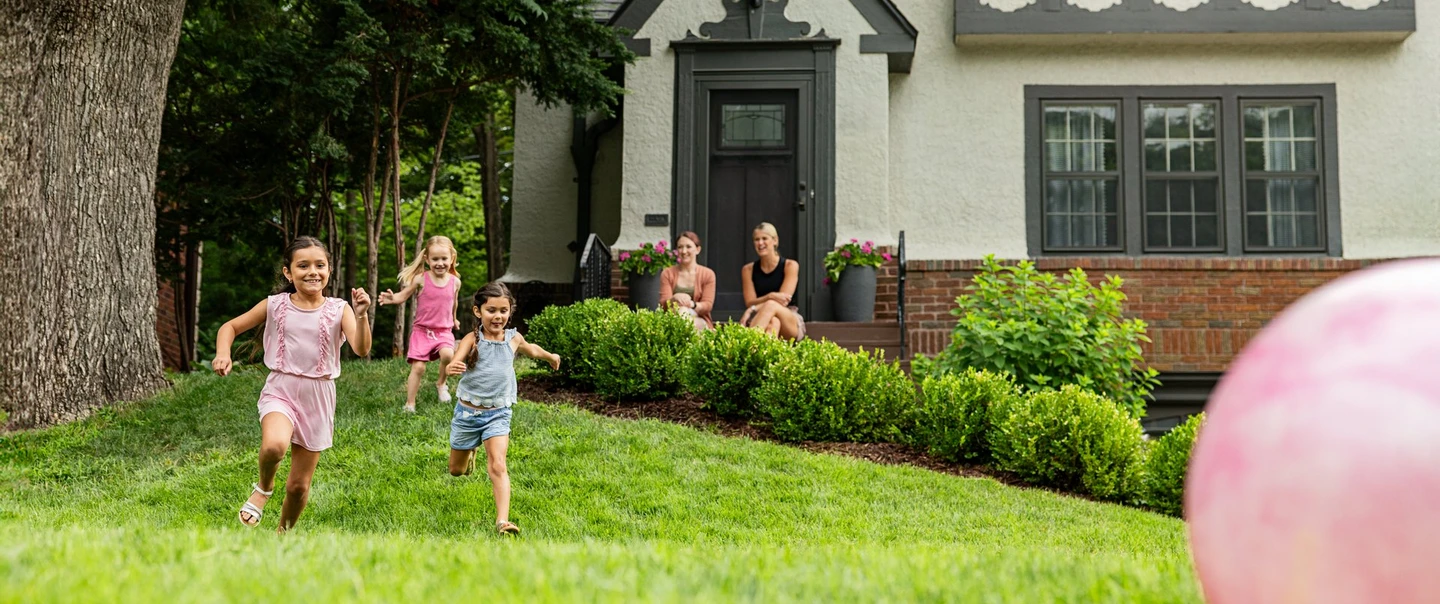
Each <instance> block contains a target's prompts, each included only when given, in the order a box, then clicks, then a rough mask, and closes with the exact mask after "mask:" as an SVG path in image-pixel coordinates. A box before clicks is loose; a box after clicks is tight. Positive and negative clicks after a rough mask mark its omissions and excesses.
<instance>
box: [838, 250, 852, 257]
mask: <svg viewBox="0 0 1440 604" xmlns="http://www.w3.org/2000/svg"><path fill="white" fill-rule="evenodd" d="M840 255H841V256H844V257H846V258H849V257H850V250H844V251H842V252H840Z"/></svg>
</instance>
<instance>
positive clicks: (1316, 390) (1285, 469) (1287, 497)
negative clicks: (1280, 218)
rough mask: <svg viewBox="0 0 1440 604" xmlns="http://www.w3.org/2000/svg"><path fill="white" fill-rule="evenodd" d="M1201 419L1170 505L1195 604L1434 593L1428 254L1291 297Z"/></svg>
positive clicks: (1436, 486) (1435, 418)
mask: <svg viewBox="0 0 1440 604" xmlns="http://www.w3.org/2000/svg"><path fill="white" fill-rule="evenodd" d="M1206 416H1207V419H1206V423H1205V425H1204V427H1203V428H1202V429H1201V431H1200V437H1199V440H1197V441H1196V444H1195V449H1194V453H1193V455H1192V457H1191V462H1190V469H1189V476H1188V478H1187V482H1186V488H1185V515H1186V518H1187V520H1188V521H1189V528H1190V545H1191V548H1192V552H1193V553H1194V558H1195V568H1196V571H1197V572H1198V574H1199V576H1200V581H1201V583H1202V585H1203V586H1204V590H1205V595H1206V599H1207V600H1208V601H1209V602H1211V603H1212V604H1225V603H1247V604H1248V603H1254V602H1261V603H1266V604H1270V603H1283V602H1307V603H1308V602H1385V603H1398V602H1440V260H1407V261H1398V262H1390V263H1386V264H1384V265H1381V266H1377V267H1374V268H1371V269H1367V270H1364V271H1360V272H1357V273H1354V274H1351V275H1347V276H1345V277H1342V278H1340V279H1338V280H1336V281H1335V282H1333V283H1330V284H1328V285H1325V286H1324V287H1321V288H1320V289H1317V290H1315V291H1314V292H1312V293H1310V294H1309V295H1307V296H1305V297H1304V298H1302V299H1301V300H1300V301H1298V302H1296V303H1295V304H1294V305H1292V306H1291V307H1290V308H1288V309H1286V310H1285V311H1284V312H1283V313H1281V314H1280V316H1279V317H1277V318H1276V319H1275V320H1274V321H1273V322H1272V323H1271V324H1270V325H1269V326H1267V327H1266V328H1265V329H1264V330H1262V331H1261V332H1260V334H1259V335H1258V336H1257V337H1256V338H1255V339H1254V340H1253V341H1251V343H1250V345H1249V346H1247V347H1246V348H1245V350H1244V351H1243V352H1242V353H1241V354H1240V355H1239V357H1237V358H1236V359H1235V361H1234V363H1232V364H1231V366H1230V370H1229V371H1228V372H1227V373H1226V376H1225V378H1224V379H1223V380H1222V381H1221V382H1220V385H1219V387H1218V388H1217V389H1216V391H1215V394H1214V396H1213V397H1211V400H1210V403H1209V404H1208V405H1207V407H1206Z"/></svg>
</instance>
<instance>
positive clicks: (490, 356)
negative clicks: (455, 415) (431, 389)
mask: <svg viewBox="0 0 1440 604" xmlns="http://www.w3.org/2000/svg"><path fill="white" fill-rule="evenodd" d="M514 337H515V330H514V329H507V330H505V340H504V341H501V342H493V341H490V340H487V339H485V337H484V336H483V335H482V334H479V333H477V334H475V362H474V363H472V364H471V365H470V368H469V369H466V370H465V373H463V374H461V375H460V383H459V384H458V385H456V387H455V394H456V396H458V397H460V400H462V401H464V402H465V403H466V404H468V405H471V406H474V407H509V406H511V405H514V404H515V399H516V398H518V396H519V394H518V392H517V388H516V385H515V352H514V351H513V350H511V349H510V340H511V339H512V338H514Z"/></svg>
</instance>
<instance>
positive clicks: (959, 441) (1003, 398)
mask: <svg viewBox="0 0 1440 604" xmlns="http://www.w3.org/2000/svg"><path fill="white" fill-rule="evenodd" d="M920 389H921V392H922V394H921V405H920V408H919V409H917V410H916V413H915V439H914V440H915V443H914V444H916V445H919V446H922V447H925V448H926V449H929V451H930V453H932V454H934V455H937V456H939V457H941V458H943V459H948V460H950V461H957V462H958V461H965V460H969V461H985V460H988V459H989V457H990V440H989V438H988V434H989V432H990V423H991V419H990V418H991V414H992V409H993V410H997V411H998V409H999V408H1000V407H1001V406H1003V405H1005V404H1007V403H1009V402H1010V400H1011V399H1013V398H1015V397H1018V396H1020V390H1019V388H1018V387H1016V385H1015V380H1014V378H1012V377H1011V376H1010V374H1007V373H1004V372H998V371H989V370H985V369H976V368H974V367H970V368H967V369H966V370H965V371H963V372H961V373H951V374H943V375H938V376H935V375H931V376H927V377H925V378H924V380H923V381H922V382H921V388H920Z"/></svg>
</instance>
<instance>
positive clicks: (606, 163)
mask: <svg viewBox="0 0 1440 604" xmlns="http://www.w3.org/2000/svg"><path fill="white" fill-rule="evenodd" d="M624 129H625V124H624V123H621V124H620V125H618V126H616V127H615V129H613V130H611V131H609V132H606V133H605V134H602V135H600V141H599V145H598V148H597V149H596V151H595V170H594V173H593V174H592V175H591V179H590V182H591V183H592V184H591V189H590V231H591V232H593V233H595V234H596V235H599V236H600V239H601V240H603V241H604V242H605V245H609V246H611V247H614V245H615V239H616V238H618V237H619V236H620V207H621V206H620V183H621V182H622V180H621V170H622V169H624V164H623V160H624V158H625V147H624V145H625V132H624Z"/></svg>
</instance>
